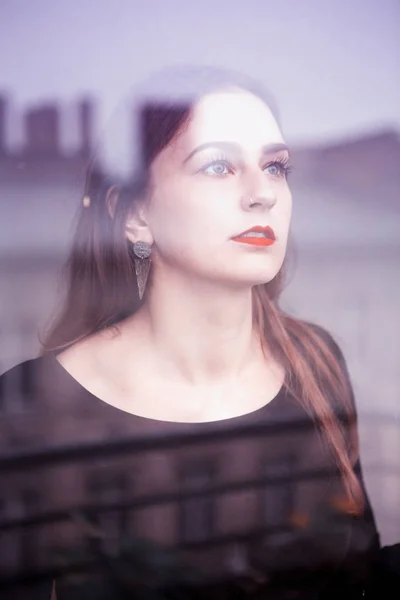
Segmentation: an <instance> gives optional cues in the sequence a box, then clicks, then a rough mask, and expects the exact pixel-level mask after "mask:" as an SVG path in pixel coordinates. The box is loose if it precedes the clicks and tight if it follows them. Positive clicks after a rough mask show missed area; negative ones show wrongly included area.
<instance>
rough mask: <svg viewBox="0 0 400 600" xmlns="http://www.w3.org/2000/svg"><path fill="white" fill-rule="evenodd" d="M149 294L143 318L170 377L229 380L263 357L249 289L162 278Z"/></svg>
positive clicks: (191, 380) (195, 380)
mask: <svg viewBox="0 0 400 600" xmlns="http://www.w3.org/2000/svg"><path fill="white" fill-rule="evenodd" d="M149 292H150V293H149V297H148V299H147V300H146V304H145V305H144V307H143V309H141V311H140V312H141V318H142V319H143V321H144V323H145V326H146V329H147V331H148V334H149V337H150V339H151V342H152V347H153V348H154V352H155V355H156V357H157V358H158V359H159V362H160V364H161V368H162V369H163V370H164V373H165V374H166V375H168V377H169V378H172V379H177V380H178V379H179V380H184V381H186V382H187V383H190V384H195V385H198V384H202V385H206V384H215V383H222V382H228V381H229V380H233V379H234V378H235V377H237V376H238V375H240V373H241V372H242V371H243V370H244V368H245V367H246V366H248V365H249V364H250V363H251V362H252V360H253V359H254V357H255V356H256V355H258V356H259V346H260V344H259V341H258V336H257V334H256V332H255V329H254V326H253V314H252V293H251V288H250V287H247V288H241V289H232V287H224V286H222V285H218V284H216V283H215V282H204V281H201V282H197V281H195V280H193V279H191V280H190V281H187V280H185V281H182V279H180V278H178V277H175V278H173V277H168V281H166V280H163V278H162V277H157V279H156V282H154V283H153V285H152V287H151V289H150V290H149Z"/></svg>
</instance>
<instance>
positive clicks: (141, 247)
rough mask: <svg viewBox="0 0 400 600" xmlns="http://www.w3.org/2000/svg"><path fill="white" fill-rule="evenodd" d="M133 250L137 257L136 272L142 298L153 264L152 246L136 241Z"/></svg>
mask: <svg viewBox="0 0 400 600" xmlns="http://www.w3.org/2000/svg"><path fill="white" fill-rule="evenodd" d="M133 252H134V254H135V256H136V257H137V258H135V272H136V279H137V284H138V291H139V298H140V300H141V299H142V298H143V296H144V292H145V289H146V283H147V278H148V276H149V272H150V265H151V246H150V244H148V243H147V242H135V243H134V244H133Z"/></svg>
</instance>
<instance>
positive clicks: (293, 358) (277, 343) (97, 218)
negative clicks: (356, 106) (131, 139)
mask: <svg viewBox="0 0 400 600" xmlns="http://www.w3.org/2000/svg"><path fill="white" fill-rule="evenodd" d="M227 87H230V88H231V87H235V88H240V89H244V90H247V91H250V92H252V93H254V94H256V95H257V96H258V97H260V98H261V99H263V100H264V102H265V103H266V104H267V105H268V106H269V108H270V110H271V111H272V113H273V114H274V116H275V118H276V120H277V121H278V123H279V122H280V119H279V115H278V113H277V110H276V107H275V105H274V101H273V99H272V98H271V97H269V98H267V97H266V94H265V92H261V91H260V90H259V88H258V86H256V85H255V84H254V82H253V81H251V80H248V79H247V78H245V77H243V76H242V75H237V74H236V73H232V72H229V71H226V70H220V69H214V68H211V69H210V68H197V69H196V68H189V69H188V68H180V69H178V68H175V69H172V70H171V69H167V70H166V71H164V73H163V74H161V75H160V74H157V75H156V76H155V77H154V76H153V77H152V78H150V80H149V81H148V82H146V86H145V90H147V91H145V94H144V99H142V101H141V102H139V104H138V107H137V110H136V118H137V121H136V127H137V133H138V139H137V140H136V146H137V149H138V150H139V152H138V154H137V161H136V164H135V165H134V167H133V169H132V171H131V175H130V176H129V177H125V178H122V179H121V180H119V179H118V178H117V177H115V176H107V174H106V173H105V171H104V169H103V168H101V167H100V166H99V163H98V161H97V159H96V158H94V159H93V161H92V164H91V166H90V168H89V169H88V174H87V180H86V189H85V191H84V194H85V196H86V197H87V199H88V202H86V205H84V204H82V205H81V207H80V210H79V213H78V215H77V225H76V230H75V237H74V241H73V245H72V249H71V252H70V255H69V258H68V261H67V263H66V265H65V282H66V286H67V287H66V298H65V302H64V306H63V308H62V310H61V312H60V313H59V314H58V315H57V316H56V319H55V321H54V322H53V324H52V326H51V327H50V330H49V332H48V334H47V336H46V337H45V340H44V341H43V342H42V348H43V353H47V352H57V351H60V350H62V349H64V348H66V347H68V346H70V345H72V344H74V343H75V342H77V341H78V340H81V339H83V338H85V337H87V336H89V335H91V334H93V333H95V332H96V331H99V330H102V329H104V328H106V327H110V326H113V325H114V326H117V324H118V323H119V322H121V321H122V320H123V319H124V318H126V317H127V316H129V315H132V314H133V313H134V312H135V311H136V310H137V308H138V307H139V306H140V300H139V297H138V293H137V286H136V275H135V268H134V257H133V254H132V248H131V244H130V243H129V242H128V240H127V238H126V236H125V233H124V227H125V222H126V219H127V216H128V212H129V211H130V210H131V208H132V203H133V202H135V201H141V199H142V198H143V195H144V194H145V191H146V189H147V186H148V176H149V169H150V166H151V163H152V161H153V160H154V158H155V157H156V156H157V155H158V154H159V153H160V152H161V150H162V149H163V148H165V147H166V146H167V145H168V144H169V143H171V141H173V140H174V139H175V138H176V136H177V135H179V134H180V132H181V131H182V130H183V128H184V127H186V126H187V124H188V123H189V121H190V117H191V112H192V109H193V106H194V105H195V103H196V101H197V100H198V99H199V98H200V97H201V96H202V95H204V94H205V93H207V92H210V91H216V90H217V89H225V88H227ZM160 90H161V92H162V93H161V96H160ZM177 92H178V95H177ZM142 98H143V95H142ZM113 186H117V188H118V201H117V203H116V207H115V214H114V216H113V218H111V217H110V214H109V210H108V207H107V202H106V197H107V194H108V193H109V191H110V189H111V188H112V187H113ZM283 283H284V268H282V269H281V270H280V272H279V273H278V275H277V276H276V277H275V278H274V279H273V280H272V281H271V282H270V283H267V284H265V285H259V286H255V287H254V288H253V310H254V319H255V322H256V324H257V326H258V327H259V331H260V333H261V340H262V345H263V348H264V351H265V353H266V355H267V353H269V354H271V355H272V356H274V357H275V358H276V359H277V360H278V361H279V362H280V363H281V364H282V365H283V366H284V367H285V369H286V373H287V377H286V382H285V385H286V386H287V387H288V388H289V389H290V391H291V393H292V394H294V395H295V396H296V397H297V399H298V401H299V402H300V403H301V404H302V406H303V407H304V408H305V410H306V411H307V412H308V414H310V415H311V416H312V418H313V419H314V421H315V423H316V424H317V426H318V428H319V430H320V431H321V433H322V435H323V437H324V439H325V440H326V441H327V442H328V445H329V448H330V450H331V452H332V454H333V457H334V459H335V462H336V464H337V467H338V469H339V471H340V474H341V477H342V482H343V485H344V488H345V491H346V495H347V497H348V500H349V505H350V507H351V508H350V510H351V511H352V512H356V513H358V512H360V511H361V510H362V508H363V504H364V500H363V494H362V490H361V486H360V484H359V481H358V479H357V476H356V475H355V472H354V468H353V467H354V464H355V463H356V461H357V458H358V442H357V434H356V430H355V427H354V426H352V425H351V423H352V421H353V419H354V406H353V398H352V391H351V387H350V384H349V380H348V376H347V371H346V367H345V364H344V361H343V359H342V356H341V353H340V350H339V349H338V347H337V346H336V344H335V343H334V342H333V340H332V338H331V337H330V336H329V335H326V334H325V333H324V331H323V330H320V329H318V328H316V327H315V326H312V325H311V324H308V323H305V322H303V321H301V320H299V319H295V318H293V317H291V316H289V315H287V314H286V313H285V312H284V311H283V310H282V309H281V308H280V307H279V303H278V301H279V297H280V293H281V291H282V289H283ZM150 285H151V282H150ZM327 390H328V393H327ZM341 411H343V413H344V414H345V415H346V419H347V426H346V431H345V429H344V427H343V425H342V423H341V419H340V418H339V416H338V414H337V412H341ZM349 423H350V425H349ZM346 432H347V433H346Z"/></svg>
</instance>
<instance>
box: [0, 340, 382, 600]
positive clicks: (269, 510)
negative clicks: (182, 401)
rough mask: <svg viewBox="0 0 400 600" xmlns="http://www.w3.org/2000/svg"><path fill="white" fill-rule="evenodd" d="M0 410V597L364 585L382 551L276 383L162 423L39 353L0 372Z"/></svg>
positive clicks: (309, 593) (316, 594)
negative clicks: (233, 403) (223, 415)
mask: <svg viewBox="0 0 400 600" xmlns="http://www.w3.org/2000/svg"><path fill="white" fill-rule="evenodd" d="M320 331H321V332H322V334H323V335H324V336H328V334H326V332H324V331H323V330H320ZM327 339H328V340H329V342H330V344H331V347H332V348H334V350H335V352H336V355H337V357H338V359H339V361H340V362H341V364H342V365H343V368H344V371H345V373H346V375H347V371H346V365H345V363H344V360H343V356H342V354H341V353H340V350H339V348H338V347H337V345H336V344H335V343H334V342H333V340H332V338H331V337H330V336H328V337H327ZM339 400H340V399H337V398H336V399H335V398H330V401H331V405H332V410H335V411H336V410H337V407H338V406H340V402H339ZM160 401H162V399H160ZM0 407H1V408H0V410H1V412H2V414H3V418H2V422H1V423H2V424H1V429H0V435H1V437H0V443H1V457H2V458H1V462H0V469H1V470H0V477H1V479H2V484H1V486H0V489H1V492H0V495H1V496H2V497H0V500H1V509H2V514H1V516H0V518H1V522H2V528H3V531H2V534H1V537H0V540H1V542H0V544H1V551H0V573H1V575H2V586H3V590H4V592H3V593H0V597H1V598H6V597H8V596H7V593H10V596H9V597H11V598H18V597H21V598H29V599H30V600H32V599H33V598H35V599H36V598H38V600H39V599H40V600H49V598H50V593H51V587H52V581H54V580H55V581H56V589H57V600H69V599H70V598H72V599H74V600H75V599H77V598H81V597H82V598H89V597H91V596H90V593H93V594H94V596H93V597H95V598H98V600H102V598H117V599H118V598H120V597H121V598H125V597H127V598H150V597H151V598H213V597H216V598H217V597H218V598H222V597H224V598H225V597H226V598H242V597H243V598H245V597H260V598H261V597H263V598H264V597H268V598H287V597H290V598H328V597H331V595H332V596H333V595H334V594H337V593H338V592H339V591H343V590H344V589H346V590H348V589H350V587H351V589H353V588H354V589H356V588H357V589H358V590H362V589H363V585H364V583H363V582H364V578H365V577H366V576H367V574H368V572H369V570H370V566H371V563H372V562H373V561H374V560H375V558H376V553H377V552H378V550H379V540H378V534H377V532H376V527H375V522H374V518H373V515H372V511H371V508H370V505H369V502H368V498H367V496H366V508H365V511H364V514H363V516H361V517H354V516H351V515H350V514H349V513H348V511H347V510H346V502H345V493H344V489H343V485H342V482H341V478H340V475H339V472H338V468H337V466H336V464H335V462H334V460H333V458H332V455H331V452H330V449H329V446H328V444H327V443H326V441H325V440H324V439H323V438H322V436H321V434H320V432H319V430H318V428H317V426H316V425H315V423H314V422H313V421H312V420H311V418H310V417H309V416H308V415H307V414H306V412H305V411H304V409H303V408H302V406H301V405H300V404H299V403H298V402H297V401H296V400H295V399H294V398H293V397H292V396H291V395H290V394H289V392H288V391H287V390H286V388H285V387H282V388H281V390H280V391H279V393H278V394H277V395H276V396H275V398H274V399H273V400H272V401H270V402H269V403H268V404H266V405H265V406H264V407H262V408H260V409H258V410H256V411H254V412H252V413H250V414H247V415H244V416H240V417H235V418H231V419H226V420H222V421H216V422H211V423H173V422H164V421H157V420H154V419H148V418H144V417H139V416H135V415H132V414H130V413H126V412H124V411H122V410H119V409H117V408H115V407H113V406H111V405H109V404H107V403H106V402H104V401H102V400H100V399H99V398H97V397H96V396H94V395H93V394H91V393H90V392H88V391H87V390H86V389H85V388H84V387H83V386H82V385H80V384H79V383H78V382H77V381H76V380H75V379H74V378H73V377H72V376H71V375H69V373H68V372H67V371H66V370H65V369H64V368H63V367H62V366H61V365H60V364H59V362H58V361H57V360H56V357H55V356H54V355H52V354H48V355H46V356H44V357H40V358H37V359H33V360H30V361H26V362H24V363H22V364H20V365H17V366H16V367H14V368H13V369H11V370H9V371H8V372H7V373H5V374H4V375H2V376H1V377H0ZM356 474H357V476H358V478H359V481H360V483H361V485H362V488H363V490H364V492H365V488H364V483H363V479H362V473H361V467H360V463H359V462H358V463H357V464H356ZM21 520H25V521H24V522H22V523H21ZM7 523H8V525H7ZM10 523H11V524H10ZM11 525H13V528H11ZM60 552H61V554H60ZM88 562H89V563H90V564H91V565H92V568H91V569H89V568H87V569H86V570H84V571H83V572H82V573H81V574H80V575H79V576H77V575H76V569H75V566H74V565H76V564H77V563H79V564H82V563H85V564H86V565H87V564H88ZM71 570H72V571H74V575H75V576H74V577H73V576H71ZM14 577H17V579H18V578H19V581H25V582H29V586H30V587H29V591H27V590H28V588H21V589H20V590H19V593H20V594H21V595H20V596H17V595H16V594H17V592H16V590H15V589H14V588H11V587H10V586H11V582H12V581H14V580H13V578H14ZM127 589H128V590H130V591H129V592H128V593H127V595H124V593H125V592H124V590H127ZM222 589H223V590H224V593H226V595H225V596H223V595H221V594H222V592H221V590H222ZM88 590H89V591H88ZM90 590H91V591H90ZM96 590H97V591H96ZM168 590H169V591H168ZM226 590H228V592H226ZM267 590H268V592H267ZM178 592H179V594H180V595H179V594H178ZM35 593H36V594H37V595H34V594H35ZM168 593H169V594H170V595H168ZM267 593H268V595H267V596H266V594H267ZM357 593H358V592H357ZM361 593H362V591H361ZM80 594H81V595H80ZM107 594H109V595H107ZM118 594H120V595H118ZM140 594H142V595H140ZM152 594H153V595H152ZM157 594H158V595H157ZM174 594H175V595H174ZM213 594H215V595H213ZM251 594H253V595H251ZM257 594H258V595H257ZM290 594H291V595H290ZM355 597H359V596H355Z"/></svg>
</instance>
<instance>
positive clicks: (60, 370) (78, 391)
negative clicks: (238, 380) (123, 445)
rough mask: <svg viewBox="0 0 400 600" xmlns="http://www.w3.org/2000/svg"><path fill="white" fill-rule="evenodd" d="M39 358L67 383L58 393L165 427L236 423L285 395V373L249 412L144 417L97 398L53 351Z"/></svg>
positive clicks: (263, 409)
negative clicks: (219, 416) (206, 418)
mask: <svg viewBox="0 0 400 600" xmlns="http://www.w3.org/2000/svg"><path fill="white" fill-rule="evenodd" d="M41 358H42V359H44V360H45V361H46V359H47V361H49V364H50V366H52V368H53V369H54V370H55V371H56V372H57V374H58V376H59V375H61V377H63V379H64V380H65V382H66V383H67V386H68V391H67V392H65V389H63V386H57V389H58V392H59V393H63V394H64V395H65V394H66V393H67V394H68V393H71V394H73V395H80V396H82V395H83V394H84V395H86V396H87V398H88V399H91V400H94V401H95V402H97V403H101V406H102V409H103V410H104V409H106V410H107V409H110V410H112V411H113V412H115V411H117V412H118V413H119V414H121V415H124V414H125V415H129V416H130V417H132V418H133V419H141V420H142V421H143V422H147V423H158V424H160V425H163V426H164V427H166V426H181V427H183V426H187V427H190V426H192V427H193V426H197V427H205V426H213V425H218V424H220V425H221V424H224V423H227V424H237V423H238V422H239V421H240V420H243V421H245V420H249V419H252V418H254V417H257V416H258V415H259V414H261V413H263V412H265V411H266V410H270V409H271V407H272V406H276V405H277V404H278V400H279V399H282V397H283V396H285V395H286V394H285V392H286V385H285V384H286V375H285V378H284V380H283V383H282V385H281V386H280V388H279V390H278V391H277V393H276V394H275V395H274V396H273V397H272V398H271V399H270V400H269V401H268V402H267V403H266V404H263V405H262V406H260V407H259V408H256V409H254V410H252V411H250V412H247V413H244V414H242V415H236V416H233V417H227V418H226V419H217V420H215V421H167V420H164V419H156V418H154V417H146V416H144V415H139V414H136V413H132V412H130V411H128V410H124V409H123V408H120V407H118V406H114V405H113V404H110V403H109V402H107V401H106V400H102V398H99V397H98V396H96V395H95V394H93V393H92V392H90V391H89V390H88V389H87V388H86V387H85V386H84V385H82V384H81V383H80V382H79V381H78V380H77V379H75V377H74V376H73V375H72V374H71V373H70V372H69V371H67V369H66V368H65V367H64V366H63V365H62V364H61V363H60V362H59V361H58V360H57V355H56V354H55V353H54V352H48V353H46V354H45V355H43V356H42V357H41Z"/></svg>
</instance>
